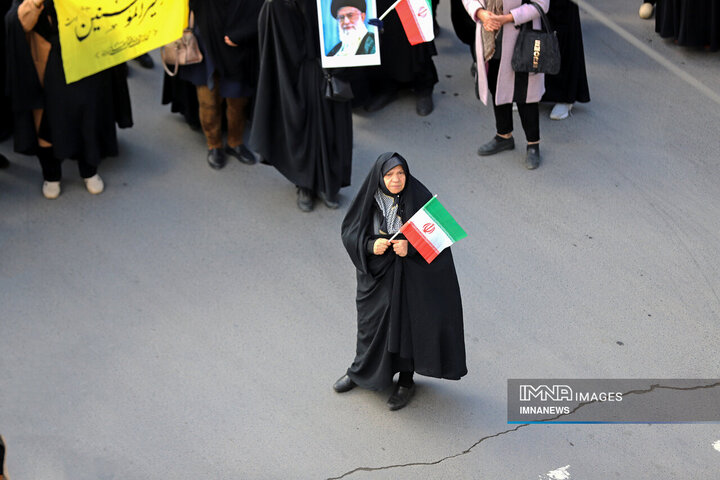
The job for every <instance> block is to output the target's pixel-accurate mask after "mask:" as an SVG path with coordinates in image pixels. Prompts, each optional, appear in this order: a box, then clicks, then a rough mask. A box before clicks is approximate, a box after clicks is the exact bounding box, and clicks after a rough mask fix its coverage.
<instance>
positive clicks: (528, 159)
mask: <svg viewBox="0 0 720 480" xmlns="http://www.w3.org/2000/svg"><path fill="white" fill-rule="evenodd" d="M539 166H540V145H539V144H537V143H535V144H533V145H528V146H527V155H525V168H527V169H528V170H535V169H536V168H537V167H539Z"/></svg>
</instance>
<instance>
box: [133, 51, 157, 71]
mask: <svg viewBox="0 0 720 480" xmlns="http://www.w3.org/2000/svg"><path fill="white" fill-rule="evenodd" d="M135 61H136V62H138V63H139V64H140V66H141V67H143V68H153V67H154V66H155V62H154V61H153V59H152V57H151V56H150V54H149V53H143V54H142V55H140V56H139V57H137V58H136V59H135Z"/></svg>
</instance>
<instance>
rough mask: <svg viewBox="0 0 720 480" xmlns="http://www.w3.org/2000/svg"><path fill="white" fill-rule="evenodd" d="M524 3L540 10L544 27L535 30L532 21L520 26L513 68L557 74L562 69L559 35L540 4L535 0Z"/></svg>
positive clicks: (518, 70)
mask: <svg viewBox="0 0 720 480" xmlns="http://www.w3.org/2000/svg"><path fill="white" fill-rule="evenodd" d="M523 3H530V4H532V5H533V6H534V7H535V8H536V9H537V11H538V12H540V18H541V19H542V29H541V30H533V28H532V21H530V22H526V23H524V24H523V25H521V26H520V32H519V33H518V37H517V41H516V42H515V50H513V56H512V60H511V63H510V64H511V65H512V69H513V70H514V71H516V72H527V73H548V74H550V75H555V74H556V73H558V72H559V71H560V47H559V46H558V40H557V35H556V34H555V32H554V31H553V30H552V27H551V26H550V21H549V20H548V18H547V15H545V12H543V9H542V8H540V5H538V4H537V3H535V2H523Z"/></svg>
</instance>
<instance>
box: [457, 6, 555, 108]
mask: <svg viewBox="0 0 720 480" xmlns="http://www.w3.org/2000/svg"><path fill="white" fill-rule="evenodd" d="M535 2H536V3H537V4H538V5H540V7H541V8H542V9H543V10H544V11H545V12H547V11H548V8H550V0H535ZM463 4H464V5H465V10H467V12H468V14H470V17H471V18H472V19H473V20H475V24H476V26H475V52H476V53H477V58H478V91H479V92H480V100H482V102H483V103H484V104H485V105H487V104H488V98H489V97H490V90H489V89H488V83H487V68H486V67H485V68H483V61H482V58H483V44H482V35H481V34H480V29H481V28H483V26H482V23H480V21H479V20H478V19H477V17H476V16H475V13H476V12H477V10H478V9H480V8H485V5H486V2H485V0H463ZM503 13H505V14H507V13H512V16H513V18H514V19H515V23H514V24H513V23H506V24H505V25H503V27H502V28H503V37H502V55H501V57H500V71H499V72H498V80H497V89H496V90H495V104H496V105H502V104H505V103H512V101H513V95H514V91H513V90H514V88H515V72H514V71H513V69H512V66H511V65H510V60H511V59H512V52H513V49H514V48H515V40H517V36H518V29H517V28H515V27H516V26H520V25H522V24H523V23H526V22H529V21H532V22H533V28H536V29H539V28H540V27H541V20H540V13H538V11H537V10H536V9H535V7H534V6H532V5H530V4H524V5H523V3H522V0H504V1H503ZM528 77H529V78H528V89H527V95H526V100H525V101H526V102H527V103H535V102H539V101H540V99H541V98H542V96H543V93H545V75H544V74H542V73H531V74H529V75H528Z"/></svg>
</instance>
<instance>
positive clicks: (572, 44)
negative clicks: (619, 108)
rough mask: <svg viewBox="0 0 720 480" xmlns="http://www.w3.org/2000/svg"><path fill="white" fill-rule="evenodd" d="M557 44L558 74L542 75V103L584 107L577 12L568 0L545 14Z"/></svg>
mask: <svg viewBox="0 0 720 480" xmlns="http://www.w3.org/2000/svg"><path fill="white" fill-rule="evenodd" d="M547 16H548V19H549V20H550V25H551V26H552V28H553V30H555V32H556V33H557V37H558V43H559V44H560V58H561V59H562V61H561V62H560V72H558V74H557V75H545V94H544V95H543V97H542V101H543V102H561V103H575V102H582V103H586V102H589V101H590V89H589V87H588V78H587V72H586V71H585V51H584V50H583V39H582V27H581V25H580V10H579V9H578V6H577V4H576V3H574V2H572V1H571V0H552V8H550V10H549V11H548V13H547Z"/></svg>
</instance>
